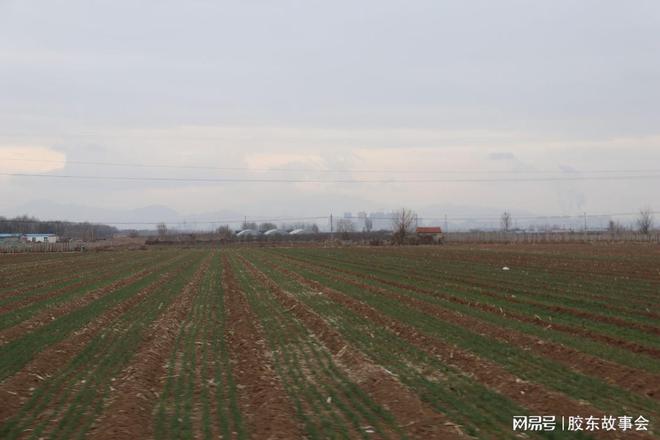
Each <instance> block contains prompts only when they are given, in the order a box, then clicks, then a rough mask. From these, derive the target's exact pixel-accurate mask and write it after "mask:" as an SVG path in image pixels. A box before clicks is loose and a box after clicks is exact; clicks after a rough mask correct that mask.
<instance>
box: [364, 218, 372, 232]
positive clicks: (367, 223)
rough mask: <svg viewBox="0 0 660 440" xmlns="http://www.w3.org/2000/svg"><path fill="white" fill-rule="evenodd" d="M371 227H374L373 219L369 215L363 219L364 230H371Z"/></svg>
mask: <svg viewBox="0 0 660 440" xmlns="http://www.w3.org/2000/svg"><path fill="white" fill-rule="evenodd" d="M373 228H374V221H373V220H372V219H370V218H369V217H366V218H365V219H364V232H371V230H372V229H373Z"/></svg>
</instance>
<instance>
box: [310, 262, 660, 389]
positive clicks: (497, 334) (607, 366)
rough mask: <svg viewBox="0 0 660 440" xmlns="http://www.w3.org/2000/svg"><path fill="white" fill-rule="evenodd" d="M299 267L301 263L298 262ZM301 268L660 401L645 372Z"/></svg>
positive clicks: (656, 384)
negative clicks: (384, 297)
mask: <svg viewBox="0 0 660 440" xmlns="http://www.w3.org/2000/svg"><path fill="white" fill-rule="evenodd" d="M301 264H302V263H301ZM305 267H306V268H307V269H309V270H312V271H314V272H317V273H322V274H323V275H326V276H331V277H332V278H334V279H336V280H339V281H341V282H345V283H348V284H351V285H354V286H357V287H360V288H362V289H364V290H367V291H370V292H374V293H378V294H381V295H386V296H388V297H390V298H394V299H396V300H397V301H400V302H401V303H402V304H406V305H408V306H411V307H413V308H415V309H416V310H420V311H422V312H424V313H426V314H429V315H431V316H434V317H436V318H438V319H442V320H443V321H446V322H450V323H452V324H456V325H460V326H462V327H465V328H469V329H470V330H471V331H473V332H475V333H477V334H482V335H488V336H489V337H493V338H495V339H497V340H499V341H502V342H506V343H509V344H512V345H514V346H517V347H521V348H523V349H524V350H531V351H533V352H535V353H538V354H541V355H544V356H547V357H549V358H551V359H553V360H556V361H559V362H560V363H562V364H564V365H566V366H568V367H569V368H572V369H574V370H576V371H579V372H581V373H584V374H587V375H591V376H595V377H598V378H601V379H603V380H605V381H606V382H608V383H610V384H613V385H616V386H618V387H621V388H624V389H628V390H630V391H633V392H636V393H640V394H643V395H646V396H648V397H651V398H654V399H658V400H660V376H659V375H656V374H652V373H648V372H646V371H643V370H637V369H634V368H630V367H626V366H623V365H619V364H616V363H614V362H609V361H606V360H603V359H600V358H597V357H594V356H590V355H588V354H585V353H582V352H580V351H578V350H575V349H572V348H570V347H566V346H564V345H561V344H557V343H554V342H549V341H546V340H543V339H541V338H538V337H535V336H531V335H526V334H524V333H520V332H517V331H515V330H511V329H505V328H502V327H498V326H496V325H493V324H490V323H487V322H485V321H482V320H479V319H477V318H473V317H470V316H466V315H463V314H461V313H459V312H455V311H451V310H447V309H444V308H442V307H440V306H436V305H433V304H429V303H427V302H424V301H420V300H417V299H414V298H411V297H408V296H405V295H401V294H397V293H395V292H392V291H389V290H387V289H383V288H378V287H374V286H370V285H367V284H364V283H360V282H357V281H355V280H353V279H351V278H348V277H345V276H341V275H338V274H337V273H336V272H335V273H333V272H331V271H327V270H321V269H319V268H317V267H314V266H313V265H309V264H306V265H305Z"/></svg>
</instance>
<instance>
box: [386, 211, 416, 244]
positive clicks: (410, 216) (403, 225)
mask: <svg viewBox="0 0 660 440" xmlns="http://www.w3.org/2000/svg"><path fill="white" fill-rule="evenodd" d="M416 223H417V214H416V213H415V212H414V211H412V210H410V209H406V208H401V209H399V210H398V211H395V212H394V213H392V229H393V232H394V235H393V237H392V240H393V241H394V243H396V244H403V242H404V240H405V238H406V235H408V234H411V233H412V232H413V231H414V228H415V224H416Z"/></svg>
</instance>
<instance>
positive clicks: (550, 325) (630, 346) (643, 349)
mask: <svg viewBox="0 0 660 440" xmlns="http://www.w3.org/2000/svg"><path fill="white" fill-rule="evenodd" d="M291 259H295V260H296V261H299V259H297V258H291ZM315 265H317V266H321V267H326V268H328V269H330V270H333V271H337V272H343V273H348V274H351V275H356V276H360V277H365V278H368V279H372V280H375V281H378V282H379V283H382V284H386V285H389V286H393V287H398V288H401V289H407V290H411V291H413V292H418V293H424V294H427V295H431V296H435V297H438V298H442V299H444V300H447V301H451V302H454V303H457V304H463V305H468V306H470V307H474V308H478V309H480V310H484V311H486V312H490V313H495V314H505V315H506V316H507V317H508V318H512V319H515V320H516V321H520V322H525V323H529V324H534V325H537V326H539V327H544V328H547V329H553V330H557V331H560V332H562V333H568V334H572V335H579V336H584V337H586V338H589V339H591V340H594V341H598V342H604V343H606V344H609V345H613V346H616V347H620V348H624V349H626V350H629V351H632V352H634V353H641V354H646V355H648V356H651V357H655V358H660V348H655V347H648V346H645V345H641V344H637V343H635V342H632V341H627V340H623V339H619V338H615V337H613V336H609V335H605V334H602V333H598V332H595V331H593V330H589V329H586V328H579V327H573V326H569V325H565V324H558V323H555V322H552V321H545V320H543V319H540V318H539V317H538V316H534V317H532V316H528V315H522V314H520V313H515V312H511V311H507V312H504V311H503V310H502V309H500V308H499V307H497V306H495V305H492V304H486V303H481V302H478V301H470V300H468V299H465V298H460V297H457V296H454V295H448V294H445V293H442V292H439V291H434V290H429V289H424V288H421V287H417V286H413V285H410V284H406V283H401V282H398V281H391V280H384V279H382V278H378V277H376V276H374V275H367V274H363V273H359V272H354V271H350V270H346V269H342V268H335V267H332V266H328V265H323V264H315Z"/></svg>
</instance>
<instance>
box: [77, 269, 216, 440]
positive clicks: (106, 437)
mask: <svg viewBox="0 0 660 440" xmlns="http://www.w3.org/2000/svg"><path fill="white" fill-rule="evenodd" d="M209 262H210V257H209V258H207V259H206V260H205V261H204V263H202V265H201V266H200V267H199V269H197V271H196V272H195V274H194V276H193V278H192V279H191V280H190V281H189V282H188V284H187V285H186V287H185V288H184V289H183V291H182V292H181V294H180V295H179V296H178V297H177V298H176V299H175V300H174V301H173V302H172V303H171V304H170V305H169V306H168V308H167V309H166V310H165V311H164V312H163V314H162V315H160V317H159V318H158V319H157V320H156V321H155V322H154V323H152V325H151V326H150V329H149V331H148V332H147V334H146V335H145V336H144V339H143V341H142V343H141V344H140V347H139V348H138V350H137V352H136V354H135V357H134V358H133V360H132V361H131V363H130V365H128V366H127V367H126V368H125V369H124V370H123V371H122V373H121V374H120V375H119V377H118V381H117V383H118V385H117V386H116V388H115V389H114V390H113V391H112V392H111V394H110V396H109V398H108V401H107V402H106V404H105V407H104V409H103V413H102V414H101V416H100V417H99V420H98V421H97V422H96V423H95V426H94V427H93V428H92V430H91V431H90V434H89V436H90V437H91V438H94V439H99V440H114V439H126V438H136V439H142V438H151V437H153V421H152V417H153V416H152V414H153V409H154V407H155V405H156V402H157V401H158V397H159V392H160V390H162V389H163V385H164V383H165V377H164V376H166V374H167V359H168V357H169V354H170V353H171V352H172V350H173V347H174V343H175V340H176V336H177V334H178V333H179V330H180V328H181V325H183V323H184V319H185V318H186V316H187V315H188V314H189V313H190V310H191V308H192V303H193V300H194V297H195V295H196V294H197V293H198V291H199V284H200V282H201V280H202V277H203V276H204V273H205V272H206V270H207V269H208V267H209Z"/></svg>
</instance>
